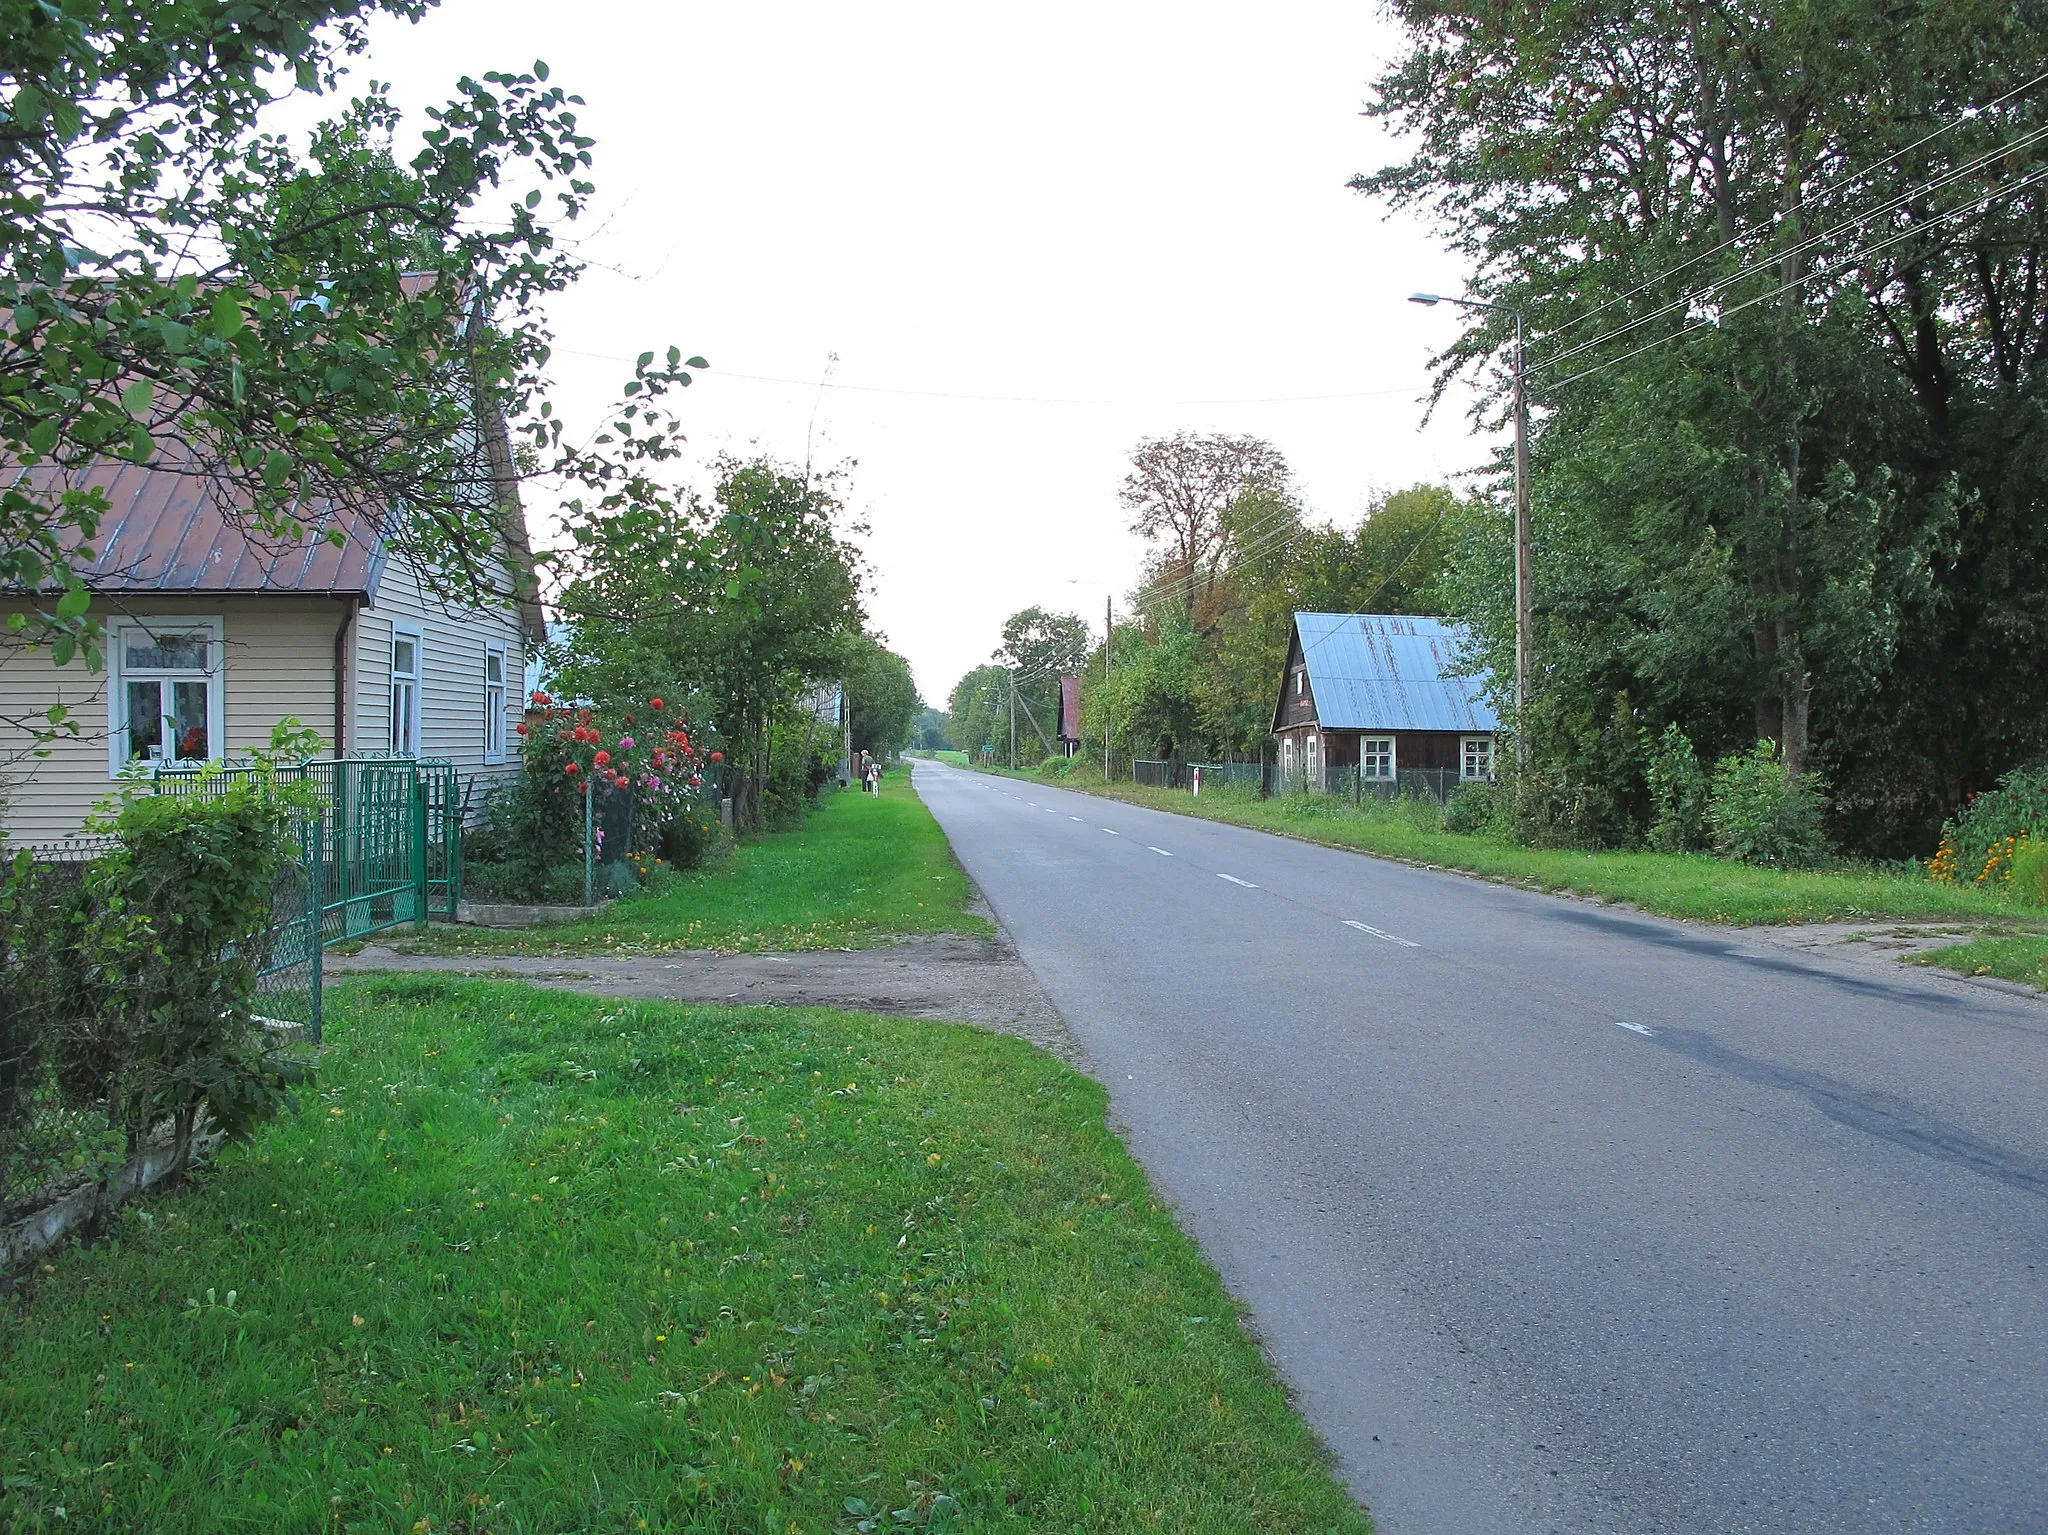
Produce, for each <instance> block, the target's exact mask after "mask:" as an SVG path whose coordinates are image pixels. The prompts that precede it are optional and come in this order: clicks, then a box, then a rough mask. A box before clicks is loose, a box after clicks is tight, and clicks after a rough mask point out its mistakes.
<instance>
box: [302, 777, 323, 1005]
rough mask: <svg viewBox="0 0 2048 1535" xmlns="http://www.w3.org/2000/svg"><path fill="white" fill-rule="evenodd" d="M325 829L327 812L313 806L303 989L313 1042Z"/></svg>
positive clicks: (320, 956) (318, 989)
mask: <svg viewBox="0 0 2048 1535" xmlns="http://www.w3.org/2000/svg"><path fill="white" fill-rule="evenodd" d="M326 829H327V813H326V811H325V810H324V809H323V808H319V807H316V808H315V809H314V811H313V831H312V835H311V836H310V837H308V838H307V842H308V843H309V853H308V857H307V860H306V942H307V948H306V990H307V993H308V996H309V998H310V1000H309V1001H308V1003H307V1005H306V1029H307V1032H308V1033H309V1034H310V1035H311V1036H312V1040H313V1043H314V1044H316V1045H317V1044H319V1043H320V1024H321V1019H322V1016H323V1006H322V1002H323V999H322V996H321V989H322V987H323V986H324V985H325V983H326V973H327V966H326V957H327V920H326V919H327V909H326V895H325V879H324V875H323V871H324V870H325V867H326V861H327V850H326V837H325V835H324V834H325V832H326Z"/></svg>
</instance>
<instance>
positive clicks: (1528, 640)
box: [1408, 293, 1536, 768]
mask: <svg viewBox="0 0 2048 1535" xmlns="http://www.w3.org/2000/svg"><path fill="white" fill-rule="evenodd" d="M1408 302H1409V303H1411V304H1424V305H1429V306H1431V307H1434V306H1435V305H1437V304H1457V305H1459V306H1460V307H1462V308H1465V309H1497V310H1499V311H1501V312H1502V313H1503V314H1511V315H1513V316H1514V317H1515V350H1514V376H1515V763H1516V766H1518V767H1521V768H1527V767H1528V765H1529V732H1528V728H1527V725H1526V723H1525V716H1526V711H1527V709H1528V706H1529V673H1530V672H1531V671H1533V670H1534V669H1535V664H1536V663H1535V639H1534V633H1535V597H1534V576H1533V573H1532V572H1531V570H1530V553H1529V549H1530V543H1531V540H1530V536H1529V390H1528V384H1527V380H1526V377H1525V375H1524V373H1523V367H1522V311H1521V310H1519V309H1510V308H1508V306H1507V305H1505V304H1489V303H1486V302H1485V301H1484V300H1482V299H1476V298H1452V297H1451V296H1450V295H1448V294H1442V293H1411V294H1409V295H1408Z"/></svg>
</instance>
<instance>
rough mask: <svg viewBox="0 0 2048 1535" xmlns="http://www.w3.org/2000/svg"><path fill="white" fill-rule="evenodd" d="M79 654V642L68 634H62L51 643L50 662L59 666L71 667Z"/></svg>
mask: <svg viewBox="0 0 2048 1535" xmlns="http://www.w3.org/2000/svg"><path fill="white" fill-rule="evenodd" d="M77 653H78V641H76V640H74V639H73V638H72V637H71V636H70V635H68V634H60V635H58V636H57V637H56V638H55V639H54V640H52V641H50V660H51V661H52V662H54V663H55V664H56V665H58V666H69V665H70V664H71V658H72V657H73V656H74V655H76V654H77Z"/></svg>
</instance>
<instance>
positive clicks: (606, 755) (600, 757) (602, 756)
mask: <svg viewBox="0 0 2048 1535" xmlns="http://www.w3.org/2000/svg"><path fill="white" fill-rule="evenodd" d="M593 760H594V761H595V762H596V763H597V765H598V766H599V767H603V766H604V765H605V764H606V763H608V762H610V761H611V760H612V754H611V753H610V752H599V753H598V754H597V756H596V757H595V758H594V759H593Z"/></svg>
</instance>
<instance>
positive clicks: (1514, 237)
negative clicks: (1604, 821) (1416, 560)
mask: <svg viewBox="0 0 2048 1535" xmlns="http://www.w3.org/2000/svg"><path fill="white" fill-rule="evenodd" d="M1394 12H1395V14H1396V16H1397V17H1398V18H1399V19H1400V20H1401V21H1402V22H1403V23H1404V24H1405V25H1406V27H1407V28H1408V32H1409V40H1410V42H1409V48H1408V50H1407V52H1406V53H1405V55H1404V56H1402V57H1400V58H1398V59H1397V60H1396V61H1395V62H1394V63H1393V65H1392V66H1391V67H1390V68H1389V69H1388V70H1387V71H1386V72H1385V73H1384V74H1383V75H1382V76H1381V77H1380V79H1379V80H1378V82H1377V83H1376V88H1375V95H1374V101H1373V105H1372V111H1373V112H1375V113H1376V114H1377V115H1379V116H1381V117H1383V118H1386V119H1388V120H1389V121H1390V122H1392V123H1393V124H1394V125H1395V126H1396V127H1397V128H1398V129H1400V130H1402V131H1403V132H1404V133H1405V134H1406V144H1407V149H1408V152H1407V154H1406V157H1405V158H1403V159H1402V160H1400V161H1399V162H1398V163H1396V164H1393V165H1391V166H1388V167H1387V168H1385V169H1383V170H1381V171H1378V172H1376V173H1374V174H1371V175H1368V176H1363V177H1361V178H1359V180H1358V181H1357V183H1356V184H1357V185H1358V186H1359V187H1361V188H1362V189H1363V190H1366V191H1368V192H1370V193H1372V194H1374V195H1376V196H1379V197H1382V198H1385V199H1388V200H1390V201H1392V202H1393V203H1395V204H1397V205H1402V206H1409V207H1416V208H1420V209H1423V210H1425V211H1427V212H1429V213H1430V214H1432V215H1433V216H1434V217H1435V219H1436V220H1437V222H1438V224H1439V226H1440V227H1441V228H1442V229H1443V231H1444V232H1445V233H1446V235H1447V236H1448V237H1449V238H1450V239H1451V240H1452V241H1453V242H1454V243H1455V244H1456V245H1457V247H1458V248H1460V249H1461V250H1462V251H1463V252H1464V253H1465V254H1466V255H1467V256H1468V257H1469V258H1470V260H1471V262H1472V264H1473V266H1474V268H1475V271H1476V273H1477V279H1476V288H1477V291H1478V292H1479V293H1480V294H1481V295H1482V296H1484V297H1486V298H1488V299H1489V300H1491V301H1493V302H1494V303H1496V304H1498V305H1501V306H1504V308H1501V309H1496V310H1492V311H1486V312H1483V318H1482V319H1480V320H1479V321H1478V322H1477V323H1476V324H1475V325H1474V326H1473V328H1472V329H1471V330H1470V331H1469V332H1468V333H1467V334H1466V335H1465V336H1463V337H1462V338H1461V339H1460V340H1459V341H1458V342H1457V343H1456V344H1454V345H1453V346H1452V347H1451V348H1450V349H1449V350H1448V352H1447V353H1446V354H1445V356H1444V358H1443V359H1442V366H1443V368H1444V371H1445V376H1446V377H1448V376H1449V374H1450V373H1453V372H1456V371H1459V370H1467V369H1473V368H1477V367H1482V366H1483V365H1484V359H1487V358H1489V357H1495V356H1498V355H1499V353H1500V350H1501V347H1502V345H1503V343H1504V342H1505V340H1506V339H1507V335H1508V327H1509V325H1510V323H1511V320H1510V317H1509V315H1508V313H1507V311H1508V310H1515V309H1518V310H1520V311H1522V312H1523V314H1524V315H1525V317H1526V319H1527V322H1528V325H1529V329H1530V333H1531V335H1532V337H1533V338H1534V339H1533V341H1532V344H1531V348H1530V357H1531V373H1532V393H1533V395H1534V398H1535V400H1536V402H1537V405H1538V407H1539V415H1540V425H1541V430H1540V431H1539V433H1538V436H1537V440H1536V447H1535V455H1534V458H1535V464H1534V467H1535V479H1534V486H1535V511H1536V519H1537V544H1538V547H1537V585H1536V591H1537V601H1538V626H1537V635H1536V647H1537V653H1538V659H1539V677H1538V681H1537V697H1536V705H1535V707H1534V708H1533V709H1532V715H1531V718H1530V719H1529V720H1527V721H1526V722H1524V723H1525V726H1526V728H1527V730H1528V733H1529V737H1530V741H1531V744H1532V746H1533V747H1534V748H1535V749H1536V751H1537V755H1538V760H1539V764H1540V767H1541V771H1543V772H1545V773H1548V774H1550V775H1552V776H1554V777H1560V778H1563V779H1571V780H1573V781H1574V783H1575V784H1576V786H1578V787H1585V786H1586V775H1591V776H1592V777H1593V778H1599V777H1601V776H1602V775H1604V776H1605V777H1606V779H1607V780H1609V781H1608V782H1606V783H1605V784H1604V785H1603V786H1600V787H1601V792H1602V793H1604V794H1608V795H1609V796H1610V797H1613V798H1615V799H1616V800H1617V802H1618V801H1620V800H1622V799H1626V798H1628V797H1629V796H1630V795H1635V796H1638V797H1639V796H1640V793H1641V777H1640V769H1639V767H1638V768H1627V767H1626V765H1625V764H1623V765H1622V766H1617V765H1615V759H1613V758H1612V757H1611V754H1600V755H1599V756H1598V757H1596V754H1595V753H1594V752H1593V750H1592V747H1591V743H1592V741H1593V739H1594V737H1595V736H1596V735H1598V734H1599V731H1600V730H1601V729H1604V728H1605V726H1604V725H1600V724H1596V723H1594V722H1602V721H1605V720H1607V719H1608V718H1609V716H1610V714H1611V706H1612V702H1613V700H1614V699H1615V698H1617V697H1625V699H1626V705H1627V709H1628V710H1629V711H1630V713H1631V714H1633V715H1634V716H1635V720H1636V724H1637V726H1638V727H1639V729H1638V732H1636V734H1635V738H1639V730H1640V729H1648V730H1649V731H1651V732H1652V733H1655V732H1656V731H1658V730H1661V728H1662V727H1663V726H1664V725H1665V724H1666V723H1674V722H1675V723H1677V724H1678V725H1679V726H1680V727H1681V729H1682V730H1683V731H1684V732H1685V734H1686V735H1687V736H1688V737H1690V738H1691V739H1692V740H1693V741H1695V742H1696V743H1697V744H1698V745H1699V747H1700V749H1701V752H1702V754H1703V755H1704V756H1706V757H1708V758H1709V760H1711V759H1713V758H1716V757H1719V756H1721V755H1723V754H1725V753H1728V752H1731V751H1746V750H1748V748H1749V747H1750V746H1751V745H1752V744H1753V743H1754V741H1755V740H1756V739H1757V738H1758V737H1760V736H1761V737H1765V738H1768V739H1770V740H1773V741H1776V742H1779V743H1781V747H1782V756H1783V759H1784V763H1785V765H1786V766H1787V767H1788V768H1790V769H1792V770H1794V771H1798V770H1801V769H1805V768H1809V767H1811V768H1817V769H1820V770H1821V771H1823V772H1824V773H1825V774H1826V776H1827V778H1828V779H1829V781H1830V782H1831V783H1832V785H1833V786H1834V790H1835V794H1836V820H1837V830H1838V832H1840V833H1842V834H1844V835H1846V836H1848V837H1849V838H1850V839H1851V840H1852V841H1853V842H1855V843H1857V844H1859V845H1861V846H1864V847H1866V848H1871V849H1875V850H1886V851H1899V850H1904V849H1906V848H1907V847H1911V846H1919V845H1924V844H1927V843H1930V842H1931V840H1932V829H1933V827H1934V826H1936V825H1937V824H1938V823H1939V821H1940V819H1941V817H1942V815H1943V813H1944V812H1945V811H1946V810H1947V809H1948V808H1949V807H1952V806H1953V805H1954V804H1956V803H1957V802H1958V801H1959V800H1960V798H1961V797H1962V795H1963V794H1964V793H1965V792H1967V791H1968V790H1969V789H1971V788H1974V787H1981V786H1984V785H1987V784H1988V783H1989V782H1990V781H1991V780H1992V779H1993V778H1995V777H1996V775H1997V774H1998V773H1999V772H2001V771H2003V770H2004V769H2005V768H2007V767H2010V766H2011V765H2012V764H2014V763H2015V762H2018V761H2023V760H2026V759H2028V758H2029V757H2033V756H2037V755H2039V754H2040V753H2042V752H2043V751H2044V750H2048V672H2044V671H2043V669H2042V668H2040V667H2039V666H2038V665H2034V664H2032V662H2031V660H2030V658H2031V657H2033V656H2035V655H2037V654H2038V653H2039V651H2040V649H2041V647H2042V645H2043V643H2044V641H2048V580H2044V577H2048V517H2044V516H2043V515H2042V512H2043V502H2044V487H2048V455H2044V454H2043V453H2042V451H2041V446H2040V445H2041V443H2042V441H2043V440H2044V434H2043V430H2042V428H2043V426H2044V424H2048V423H2044V418H2043V409H2044V391H2048V285H2044V283H2043V281H2042V279H2043V276H2044V275H2048V274H2044V258H2048V182H2043V181H2041V180H2038V179H2034V178H2038V177H2039V176H2040V175H2041V173H2042V171H2043V170H2044V169H2048V154H2044V151H2043V148H2042V146H2041V145H2040V144H2037V143H2034V142H2032V136H2033V135H2034V134H2035V133H2036V132H2037V131H2038V130H2039V129H2040V128H2041V127H2043V126H2044V124H2043V122H2042V116H2043V113H2044V110H2048V109H2044V103H2043V98H2042V97H2041V95H2040V93H2039V91H2038V90H2031V91H2030V90H2025V89H2022V88H2021V87H2023V86H2025V85H2026V83H2027V82H2029V81H2031V80H2032V79H2034V78H2035V77H2036V76H2038V75H2040V74H2041V73H2043V72H2044V70H2048V7H2044V6H2043V5H2042V4H2040V3H2039V0H2026V3H2022V4H2020V5H2017V6H2011V5H1991V4H1987V3H1982V0H1963V3H1961V4H1954V5H1940V6H1937V5H1933V4H1931V3H1913V4H1907V5H1901V6H1894V7H1890V8H1888V9H1883V10H1877V11H1873V10H1872V9H1871V8H1870V7H1868V6H1864V5H1858V4H1850V3H1848V0H1832V3H1825V4H1820V5H1812V4H1804V3H1802V4H1799V5H1789V4H1778V3H1766V4H1751V5H1743V6H1701V5H1695V4H1691V3H1685V0H1673V3H1666V4H1653V5H1650V6H1647V7H1636V8H1632V9H1629V10H1626V11H1618V10H1615V9H1613V8H1611V7H1608V8H1601V7H1594V6H1587V5H1566V6H1548V7H1544V8H1542V9H1540V10H1530V9H1529V8H1527V7H1520V6H1509V5H1504V4H1499V3H1494V0H1483V3H1457V4H1450V5H1444V4H1439V3H1436V0H1397V3H1396V4H1395V6H1394ZM1493 379H1494V382H1495V383H1496V384H1497V385H1498V384H1501V383H1503V382H1504V381H1503V380H1501V378H1500V376H1499V374H1498V373H1497V372H1496V373H1495V374H1494V375H1493ZM1456 550H1457V554H1456V556H1455V558H1454V562H1453V563H1454V565H1456V566H1457V569H1456V571H1455V572H1454V574H1453V577H1452V580H1451V583H1450V584H1451V585H1452V586H1453V587H1455V588H1456V590H1457V593H1458V606H1459V608H1460V610H1461V611H1462V612H1464V613H1465V614H1466V615H1467V616H1469V617H1471V618H1472V619H1474V621H1475V622H1476V624H1477V626H1478V627H1479V629H1480V632H1481V635H1482V638H1483V640H1484V642H1485V645H1486V648H1487V653H1488V659H1489V660H1490V661H1491V662H1492V663H1493V669H1494V672H1495V675H1496V676H1500V677H1504V676H1507V675H1509V674H1510V668H1509V666H1508V665H1507V662H1508V660H1509V658H1510V657H1511V655H1512V649H1511V645H1512V637H1511V629H1512V550H1511V547H1510V545H1509V542H1508V540H1507V538H1506V536H1505V534H1504V532H1503V530H1502V528H1501V526H1500V524H1499V521H1498V520H1495V521H1493V522H1491V523H1487V524H1485V525H1481V524H1477V523H1475V524H1474V525H1472V526H1469V527H1467V528H1465V529H1463V530H1461V531H1460V536H1459V537H1458V539H1457V540H1456ZM1589 726H1590V728H1591V733H1588V732H1589ZM1624 756H1625V754H1624ZM1624 773H1625V774H1628V775H1632V778H1631V781H1630V782H1628V783H1624V782H1622V781H1620V777H1618V776H1617V775H1620V774H1624Z"/></svg>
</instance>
